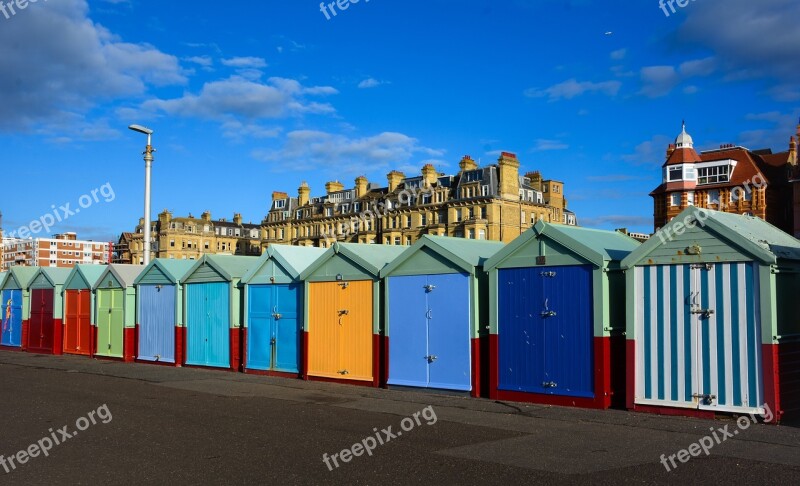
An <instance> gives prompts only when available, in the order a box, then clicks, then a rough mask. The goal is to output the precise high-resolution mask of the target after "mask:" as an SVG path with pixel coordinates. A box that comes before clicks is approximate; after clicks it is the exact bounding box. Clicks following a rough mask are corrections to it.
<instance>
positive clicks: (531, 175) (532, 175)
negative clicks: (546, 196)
mask: <svg viewBox="0 0 800 486" xmlns="http://www.w3.org/2000/svg"><path fill="white" fill-rule="evenodd" d="M525 177H527V178H528V179H529V180H530V181H531V182H530V184H531V187H532V188H534V189H536V190H537V191H541V190H542V173H541V172H539V171H538V170H535V171H533V172H528V173H527V174H525Z"/></svg>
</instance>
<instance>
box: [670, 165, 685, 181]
mask: <svg viewBox="0 0 800 486" xmlns="http://www.w3.org/2000/svg"><path fill="white" fill-rule="evenodd" d="M681 179H683V167H681V166H678V167H670V168H669V179H667V182H672V181H679V180H681Z"/></svg>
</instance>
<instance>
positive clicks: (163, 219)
mask: <svg viewBox="0 0 800 486" xmlns="http://www.w3.org/2000/svg"><path fill="white" fill-rule="evenodd" d="M170 221H172V213H170V212H169V210H168V209H165V210H163V211H161V213H159V215H158V222H159V223H161V225H162V227H165V226H166V225H168V224H169V222H170ZM139 224H144V219H142V220H141V223H139Z"/></svg>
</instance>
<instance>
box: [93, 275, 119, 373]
mask: <svg viewBox="0 0 800 486" xmlns="http://www.w3.org/2000/svg"><path fill="white" fill-rule="evenodd" d="M124 327H125V313H124V308H123V291H122V290H121V289H100V290H98V291H97V355H98V356H108V357H112V358H122V351H123V349H122V344H123V329H124Z"/></svg>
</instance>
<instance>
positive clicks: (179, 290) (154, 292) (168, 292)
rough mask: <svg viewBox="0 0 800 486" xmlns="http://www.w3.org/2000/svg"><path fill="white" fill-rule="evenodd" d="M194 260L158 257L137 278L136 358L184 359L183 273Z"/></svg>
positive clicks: (156, 360) (169, 361) (170, 361)
mask: <svg viewBox="0 0 800 486" xmlns="http://www.w3.org/2000/svg"><path fill="white" fill-rule="evenodd" d="M194 263H195V262H193V261H191V260H173V259H162V258H159V259H155V260H153V261H151V262H150V263H149V264H148V265H147V266H146V267H145V268H144V270H142V273H140V274H139V276H138V277H137V278H136V281H135V282H134V285H136V296H137V299H136V341H137V343H138V346H137V350H136V359H137V360H138V361H144V362H153V363H166V364H171V365H178V366H180V364H181V363H182V362H183V349H184V338H185V335H184V331H185V330H186V327H185V326H184V322H183V276H184V275H185V274H186V272H188V271H189V270H190V269H191V268H192V266H194Z"/></svg>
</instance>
